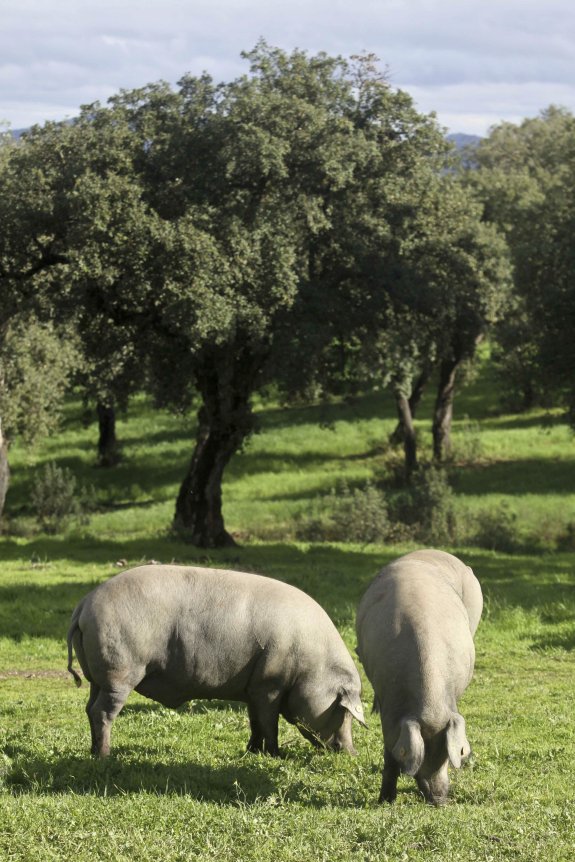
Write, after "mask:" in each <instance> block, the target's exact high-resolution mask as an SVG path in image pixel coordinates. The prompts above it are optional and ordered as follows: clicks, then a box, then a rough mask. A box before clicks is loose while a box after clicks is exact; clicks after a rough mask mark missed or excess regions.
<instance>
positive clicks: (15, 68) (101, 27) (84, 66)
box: [0, 0, 575, 135]
mask: <svg viewBox="0 0 575 862" xmlns="http://www.w3.org/2000/svg"><path fill="white" fill-rule="evenodd" d="M261 37H263V38H264V39H265V40H266V41H267V43H268V44H269V45H272V46H274V47H279V48H282V49H284V50H286V51H291V50H292V49H294V48H300V49H303V50H305V51H307V52H309V53H310V54H315V53H317V52H319V51H325V52H326V53H328V54H331V55H343V56H349V55H352V54H358V53H362V52H368V53H373V54H376V55H377V57H379V59H380V61H381V67H382V69H385V68H387V70H388V79H389V81H390V83H391V85H392V86H393V87H395V88H398V89H402V90H406V91H407V92H408V93H409V94H410V95H411V96H412V98H413V99H414V101H415V104H416V106H417V108H418V110H419V111H421V112H422V113H425V114H427V113H430V112H432V111H434V112H435V113H436V115H437V118H438V120H439V122H440V124H441V125H443V126H444V127H445V128H446V129H447V130H448V131H450V132H462V133H466V134H476V135H485V134H487V133H488V130H489V128H490V127H491V126H493V125H496V124H498V123H500V122H502V121H508V122H512V123H520V122H521V121H522V120H523V119H524V118H526V117H534V116H537V115H538V114H539V113H540V111H542V110H543V109H544V108H546V107H548V106H549V105H551V104H554V105H560V106H563V107H565V108H567V109H568V110H570V111H573V112H575V3H574V2H573V0H538V2H536V0H289V2H287V0H114V2H112V0H0V121H5V122H7V123H8V124H9V126H10V127H11V128H12V129H21V128H27V127H28V126H30V125H32V124H34V123H43V122H45V121H46V120H63V119H66V118H69V117H73V116H75V115H76V114H77V113H78V108H79V106H80V105H82V104H90V103H92V102H95V101H97V100H99V101H101V102H102V103H105V101H106V99H107V98H109V97H110V96H111V95H113V94H114V93H117V92H118V90H120V89H132V88H134V87H140V86H143V85H145V84H148V83H150V82H153V81H158V80H164V81H168V82H169V83H170V84H173V85H175V84H176V83H177V81H178V80H179V79H180V78H181V77H182V76H183V75H185V74H187V73H191V74H193V75H195V74H201V73H202V72H204V71H206V72H208V73H209V74H210V75H211V76H212V77H213V78H214V79H215V80H216V81H218V82H219V81H229V80H232V79H233V78H235V77H237V76H238V75H241V74H243V73H244V72H246V71H247V69H248V64H247V62H246V61H245V60H243V59H242V58H241V52H242V51H249V50H250V49H251V48H253V47H254V46H255V44H256V42H257V41H258V39H259V38H261Z"/></svg>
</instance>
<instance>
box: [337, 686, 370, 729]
mask: <svg viewBox="0 0 575 862" xmlns="http://www.w3.org/2000/svg"><path fill="white" fill-rule="evenodd" d="M337 700H338V703H341V705H342V706H344V707H345V708H346V709H347V710H349V712H351V714H352V715H353V717H354V718H356V719H357V720H358V721H359V723H360V724H363V726H364V727H367V724H366V722H365V716H364V714H363V706H362V705H361V700H360V699H359V697H351V696H350V694H349V692H348V691H347V690H346V689H345V688H342V689H341V691H340V692H339V694H338V696H337Z"/></svg>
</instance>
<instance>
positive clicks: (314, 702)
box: [286, 674, 366, 754]
mask: <svg viewBox="0 0 575 862" xmlns="http://www.w3.org/2000/svg"><path fill="white" fill-rule="evenodd" d="M288 710H289V714H286V717H288V718H289V719H290V720H292V721H294V723H295V724H296V725H297V726H298V728H299V730H300V732H301V733H302V735H303V736H305V738H306V739H309V740H310V741H311V742H315V743H316V744H320V745H325V746H327V747H328V748H331V749H333V750H334V751H346V752H348V753H349V754H356V753H357V752H356V750H355V748H354V746H353V738H352V719H353V718H355V719H357V721H359V722H360V723H361V724H363V725H364V727H365V726H366V725H365V718H364V715H363V706H362V703H361V682H360V679H359V675H358V674H357V675H356V676H355V677H354V676H351V675H346V677H345V678H344V679H343V680H341V681H340V682H339V684H337V685H329V683H328V682H327V680H326V679H315V680H306V682H305V684H303V685H299V686H297V687H295V688H294V689H292V691H291V693H290V695H289V698H288Z"/></svg>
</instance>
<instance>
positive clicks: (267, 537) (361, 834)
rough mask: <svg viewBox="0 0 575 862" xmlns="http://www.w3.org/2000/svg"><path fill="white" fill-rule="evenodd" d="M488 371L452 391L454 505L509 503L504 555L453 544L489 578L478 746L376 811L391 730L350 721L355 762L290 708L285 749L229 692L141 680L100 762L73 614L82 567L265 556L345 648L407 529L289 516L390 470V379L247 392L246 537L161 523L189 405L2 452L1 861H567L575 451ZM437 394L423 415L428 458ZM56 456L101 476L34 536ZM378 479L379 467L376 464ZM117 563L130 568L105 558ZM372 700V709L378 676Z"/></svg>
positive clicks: (241, 519) (182, 459)
mask: <svg viewBox="0 0 575 862" xmlns="http://www.w3.org/2000/svg"><path fill="white" fill-rule="evenodd" d="M490 374H491V372H490V369H489V367H488V366H486V368H485V369H484V371H483V373H482V374H481V375H480V377H479V378H478V379H477V380H476V381H475V383H474V384H473V385H471V386H470V387H469V388H468V389H467V390H465V391H464V392H463V393H462V394H461V396H460V397H459V400H458V402H457V404H456V423H455V429H454V458H453V465H452V468H451V471H452V473H451V475H452V480H453V484H454V487H455V491H456V494H457V497H456V499H457V508H458V513H459V514H460V517H461V519H462V522H463V523H465V521H466V520H468V519H472V518H473V517H474V516H476V515H477V513H478V512H479V513H480V512H493V511H495V512H497V511H498V507H500V506H502V505H503V506H505V507H506V510H507V511H511V512H512V513H513V516H514V521H513V524H514V529H515V530H516V540H517V541H516V550H515V552H514V553H505V554H504V553H500V552H495V551H491V550H488V549H486V548H480V547H474V546H465V545H464V544H462V545H461V546H459V547H452V548H447V550H451V551H453V552H455V553H457V554H458V555H460V556H461V557H462V558H463V559H464V560H465V561H466V562H468V563H469V564H470V565H472V566H473V568H474V571H475V572H476V574H477V576H478V577H479V579H480V581H481V583H482V586H483V591H484V595H485V611H484V616H483V620H482V623H481V625H480V627H479V630H478V633H477V638H476V647H477V661H476V672H475V678H474V680H473V682H472V684H471V685H470V687H469V689H468V691H467V692H466V694H465V697H464V699H463V701H462V703H461V710H462V713H463V714H464V715H465V717H466V720H467V724H468V735H469V738H470V741H471V744H472V747H473V749H474V759H473V763H472V765H470V766H468V767H467V768H465V769H462V770H461V771H460V772H458V773H457V774H454V775H453V785H452V794H451V801H450V803H449V804H448V805H447V806H446V807H445V808H443V809H434V808H431V807H429V806H426V805H425V804H424V803H423V801H422V800H421V799H420V797H419V795H418V793H417V791H416V788H415V783H414V782H413V780H412V779H408V778H405V777H403V778H401V779H400V785H399V794H398V800H397V803H396V804H395V805H394V806H384V807H382V806H379V805H378V804H377V802H376V800H377V795H378V792H379V783H380V768H381V759H382V739H381V731H380V729H379V727H378V722H377V720H376V717H375V716H372V717H371V718H370V719H369V728H368V729H367V730H364V729H362V728H360V727H359V726H357V727H356V729H355V742H356V747H357V749H358V752H359V754H358V757H357V758H350V757H347V756H345V755H339V756H338V755H335V754H328V753H323V754H322V753H318V752H316V751H315V750H313V749H312V748H311V747H310V746H309V745H308V743H306V742H305V741H304V740H303V738H301V737H300V736H299V734H298V733H297V731H295V730H294V729H293V728H292V727H290V726H288V725H287V724H285V723H282V725H281V728H280V744H281V746H282V753H283V756H282V757H281V758H279V759H277V760H276V759H271V758H268V757H265V756H253V755H247V754H245V745H246V743H247V739H248V721H247V715H246V712H245V710H244V708H243V707H242V706H240V705H237V704H233V703H227V702H216V701H197V702H193V703H190V704H188V705H186V706H185V707H184V708H182V709H181V710H177V711H170V710H167V709H164V708H163V707H160V706H159V705H157V704H155V703H152V702H150V701H146V700H145V699H144V698H141V697H139V696H137V695H132V696H131V698H130V700H129V701H128V704H127V705H126V707H125V709H124V711H123V713H122V715H121V716H120V717H119V718H118V720H117V721H116V723H115V726H114V732H113V740H112V741H113V753H112V755H111V757H110V758H109V759H108V760H107V761H102V762H100V761H95V760H93V759H92V758H90V756H89V754H88V750H89V730H88V723H87V720H86V717H85V713H84V705H85V701H86V699H87V688H86V686H84V687H82V688H81V689H77V688H76V687H75V685H74V683H73V680H72V678H71V677H70V676H69V675H68V674H67V673H66V672H65V667H66V663H67V657H66V650H65V640H64V639H65V633H66V629H67V625H68V620H69V617H70V614H71V611H72V609H73V607H74V605H75V603H76V602H77V601H78V599H79V598H80V597H81V596H82V595H84V594H85V593H86V592H87V591H88V590H89V589H91V588H92V586H93V585H95V584H96V583H98V582H100V581H102V580H103V579H105V578H107V577H109V576H110V575H112V574H114V573H115V572H116V571H118V570H119V568H120V565H133V564H137V563H139V562H144V561H147V560H150V559H155V560H159V561H161V562H171V561H172V560H175V561H178V562H182V563H195V564H209V565H216V566H220V565H221V566H227V567H235V568H239V569H244V570H248V571H257V572H260V573H263V574H266V575H270V576H272V577H276V578H279V579H282V580H286V581H289V582H290V583H293V584H295V585H297V586H299V587H301V588H302V589H304V590H305V591H306V592H308V593H310V594H311V595H312V596H314V598H316V599H317V600H318V601H319V602H320V603H321V604H322V605H323V606H324V607H325V608H326V610H327V611H328V612H329V613H330V615H331V616H332V618H333V619H334V621H335V622H336V624H337V626H338V628H339V630H340V631H341V633H342V635H343V637H344V639H345V640H346V643H347V645H348V646H349V648H350V650H351V651H352V652H353V649H354V646H355V639H354V613H355V607H356V604H357V601H358V599H359V597H360V596H361V594H362V592H363V590H364V589H365V587H366V586H367V584H368V583H369V581H370V579H371V578H372V577H373V576H374V574H375V573H376V572H377V571H378V569H379V568H380V567H381V566H382V565H383V564H385V563H386V562H387V561H388V560H390V559H391V558H393V557H395V556H398V555H399V554H401V553H403V552H405V551H407V550H409V549H411V548H412V547H413V544H410V543H409V542H406V543H403V544H402V545H395V546H383V545H350V544H348V543H346V541H345V538H346V537H345V536H342V537H341V541H338V542H330V543H327V542H313V543H310V542H304V541H301V540H298V539H297V535H298V525H300V524H301V523H302V521H303V520H305V519H306V518H311V517H317V516H318V515H320V514H321V513H322V510H323V509H324V508H325V507H326V506H329V505H332V504H333V495H332V494H331V491H332V489H334V488H337V487H338V482H339V483H341V482H342V481H343V480H345V482H346V483H347V484H348V485H349V486H354V485H360V484H361V483H362V482H365V481H366V480H367V479H370V480H375V481H378V482H380V481H381V482H383V483H384V484H385V482H387V481H390V482H391V481H392V477H393V475H395V474H396V473H397V470H398V468H400V466H401V457H400V453H397V452H395V451H394V450H391V449H390V448H389V446H388V443H387V437H388V435H389V432H390V431H391V430H392V428H393V426H394V413H393V409H392V407H391V405H390V403H389V402H388V401H387V400H386V398H385V397H384V396H383V394H382V393H378V392H374V393H370V394H368V395H365V396H361V397H359V396H358V397H357V398H355V399H353V400H348V401H345V402H341V403H337V402H333V403H331V404H329V405H322V406H321V405H318V406H312V407H292V408H289V409H287V408H282V407H281V405H279V404H278V403H276V402H274V401H273V400H272V399H270V400H267V401H264V402H262V403H261V404H259V405H258V413H259V416H260V419H261V431H260V433H258V434H256V435H255V436H254V437H253V438H252V439H251V441H250V442H249V443H248V445H247V446H246V448H245V451H244V452H242V453H241V454H239V455H238V457H237V458H236V459H235V460H234V461H233V463H232V464H231V465H230V468H229V471H228V473H227V475H226V481H225V487H224V499H225V515H226V521H227V525H228V528H229V529H230V530H231V531H232V533H234V535H235V536H236V537H237V539H238V541H239V545H238V547H237V548H232V549H226V550H222V551H202V550H198V549H196V548H193V547H191V546H190V545H187V544H185V543H184V542H183V541H181V540H180V539H178V538H177V537H176V536H174V535H172V534H171V533H170V529H169V525H170V520H171V516H172V513H173V507H174V500H175V495H176V492H177V488H178V483H179V481H180V479H181V477H182V475H183V471H184V469H185V466H186V462H187V460H188V459H189V457H190V455H191V446H192V439H193V422H192V421H191V420H190V419H188V418H177V417H172V416H169V415H168V414H165V413H161V412H154V411H152V409H151V407H150V405H149V404H148V403H147V402H146V401H145V400H144V399H142V400H139V401H137V402H135V403H134V404H133V405H132V407H131V409H130V411H129V413H128V415H127V416H126V417H123V418H121V420H120V421H119V427H118V433H119V436H120V438H121V441H122V444H123V450H124V459H123V461H122V463H121V464H119V465H118V467H116V468H114V469H110V470H103V469H96V468H94V466H93V464H94V460H95V458H94V444H95V428H94V426H93V425H92V426H89V427H84V425H83V424H82V421H81V419H82V417H81V410H80V407H79V405H78V404H77V403H76V402H73V401H72V402H70V404H69V405H68V408H67V411H66V415H65V418H64V424H63V428H62V431H61V433H60V434H59V435H58V436H57V437H54V438H53V439H52V440H49V441H46V442H45V444H44V445H42V446H41V447H39V448H37V449H36V450H34V451H31V452H30V451H25V450H23V449H21V448H19V447H18V446H17V445H15V446H14V447H13V449H12V451H11V462H12V467H13V485H12V488H11V490H10V494H9V498H8V516H9V517H8V522H7V529H6V530H5V532H4V534H3V535H2V536H0V561H1V562H0V860H1V862H4V860H6V862H8V860H10V862H16V861H17V862H23V860H30V862H32V860H34V862H36V860H70V859H74V860H77V862H83V860H88V859H89V860H94V859H97V860H114V862H115V860H142V862H147V860H166V862H175V860H182V862H183V860H190V859H206V860H207V859H217V860H220V862H227V860H258V862H259V860H262V862H263V860H270V862H272V860H282V862H283V860H294V862H303V860H330V862H332V860H348V859H349V860H366V862H367V860H432V859H433V860H487V862H491V860H493V862H499V860H533V862H536V860H537V862H539V860H543V862H546V860H549V862H567V860H569V862H571V860H572V859H573V858H574V856H575V791H574V789H573V788H574V779H575V771H574V767H573V763H574V762H575V693H574V690H575V685H574V683H575V577H574V563H575V552H574V550H572V549H570V547H569V537H570V536H572V533H571V527H570V525H572V524H573V523H575V446H574V441H573V438H572V435H571V432H570V431H569V430H568V428H567V426H566V425H565V424H564V423H562V421H561V418H560V417H559V416H557V415H555V414H549V415H548V414H546V413H545V411H534V412H531V413H529V414H526V415H511V414H509V415H508V414H502V413H500V412H499V411H498V408H497V400H496V397H495V393H494V389H493V385H492V380H491V377H490ZM429 409H430V405H429V402H426V403H425V404H424V405H423V408H422V410H421V414H420V418H419V419H418V427H419V435H420V446H421V450H422V454H423V456H424V457H425V456H426V454H427V455H428V454H429V446H430V437H429V420H428V416H429ZM52 460H55V461H57V463H58V464H60V465H61V466H66V467H67V468H69V469H71V470H72V471H73V472H74V474H75V475H76V476H77V478H78V480H79V481H80V482H81V483H83V484H85V485H91V486H93V489H94V491H93V498H94V502H95V508H94V511H93V512H92V514H91V517H90V520H89V522H88V523H72V524H70V525H69V526H68V527H67V528H66V529H65V530H64V531H63V532H61V533H58V534H56V535H46V534H43V533H40V532H38V531H37V529H36V527H35V523H34V519H33V515H32V512H31V508H30V493H31V489H32V487H33V483H34V481H35V480H34V475H35V470H37V468H38V467H39V466H41V465H42V464H44V463H47V462H49V461H52ZM390 477H391V478H390ZM119 564H120V565H119ZM364 682H365V687H364V705H365V708H366V713H367V714H369V707H370V701H371V691H370V687H369V685H368V684H367V682H366V681H365V678H364Z"/></svg>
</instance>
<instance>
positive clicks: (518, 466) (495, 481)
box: [455, 458, 575, 495]
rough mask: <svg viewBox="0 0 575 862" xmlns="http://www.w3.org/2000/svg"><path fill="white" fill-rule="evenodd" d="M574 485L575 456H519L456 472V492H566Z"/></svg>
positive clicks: (464, 468) (516, 493)
mask: <svg viewBox="0 0 575 862" xmlns="http://www.w3.org/2000/svg"><path fill="white" fill-rule="evenodd" d="M574 487H575V458H574V459H557V460H554V461H545V460H541V459H534V460H529V459H527V458H525V459H519V460H517V461H505V462H497V463H495V464H488V465H486V466H481V467H462V468H460V469H459V470H458V471H457V474H456V475H455V490H456V491H457V493H458V494H462V495H465V494H472V495H480V494H511V495H519V494H565V495H571V494H572V493H573V488H574Z"/></svg>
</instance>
